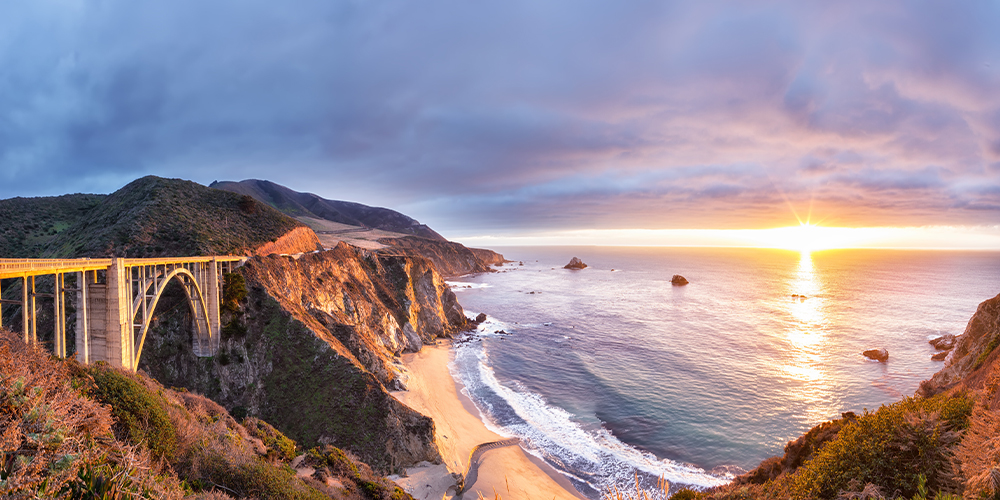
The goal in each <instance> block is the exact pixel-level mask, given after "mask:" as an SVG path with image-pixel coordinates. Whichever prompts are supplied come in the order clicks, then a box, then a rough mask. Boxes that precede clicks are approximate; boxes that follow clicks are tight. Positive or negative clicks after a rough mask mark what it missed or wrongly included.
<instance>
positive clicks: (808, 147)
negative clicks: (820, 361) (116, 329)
mask: <svg viewBox="0 0 1000 500" xmlns="http://www.w3.org/2000/svg"><path fill="white" fill-rule="evenodd" d="M998 9H1000V7H998V6H997V4H996V3H993V2H969V3H959V4H956V3H954V2H902V1H900V2H878V3H872V2H836V3H818V2H817V3H807V2H760V3H753V4H751V3H748V2H735V1H734V2H697V3H694V2H580V1H573V2H569V1H549V2H537V1H511V2H495V3H482V2H459V1H455V0H441V1H430V2H420V3H403V2H360V1H356V2H352V1H340V2H326V1H323V2H321V1H309V0H297V1H294V2H280V3H277V2H263V1H254V0H242V1H235V0H233V1H215V2H194V1H185V0H181V1H175V2H166V3H160V4H151V3H145V2H126V1H123V0H105V1H97V0H94V1H54V0H39V1H35V2H22V3H17V4H12V3H7V4H5V5H4V6H3V7H0V68H2V70H0V197H10V196H18V195H21V196H24V195H41V194H58V193H63V192H77V191H85V192H86V191H89V192H109V191H112V190H114V189H116V188H118V187H120V186H121V185H123V184H125V183H126V182H128V181H130V180H132V179H133V178H135V177H137V176H140V175H145V174H157V175H163V176H173V177H183V178H189V179H193V180H196V181H199V182H202V183H208V182H211V181H212V180H214V179H232V180H238V179H243V178H250V177H257V178H266V179H270V180H273V181H275V182H279V183H282V184H286V185H288V186H289V187H291V188H293V189H298V190H306V191H313V192H317V193H318V194H321V195H323V196H326V197H330V198H339V199H351V200H355V201H361V202H364V203H370V204H379V205H385V206H391V207H394V208H398V209H402V210H404V211H407V212H409V213H410V214H411V215H414V216H416V217H418V218H420V219H422V220H423V221H424V222H427V223H430V224H432V225H434V226H435V227H437V228H438V229H440V230H443V231H454V232H458V233H466V234H469V233H470V232H477V231H478V232H483V233H488V232H490V231H491V230H492V229H491V228H495V229H500V228H504V229H512V228H514V229H516V228H545V227H564V228H576V227H581V228H582V227H629V228H631V227H647V228H669V227H720V228H721V227H766V226H770V225H774V224H778V223H785V222H787V221H788V220H789V219H791V220H794V217H793V215H792V209H793V208H794V209H795V210H796V211H805V210H807V209H808V206H813V210H814V213H815V212H816V211H817V210H820V211H825V212H826V213H825V214H823V216H824V217H828V218H830V220H839V221H843V222H845V223H852V224H884V223H892V224H908V225H922V224H954V223H960V224H983V223H996V221H997V220H1000V212H997V211H996V210H993V209H991V208H989V207H992V206H996V205H997V202H996V197H995V194H993V191H991V189H992V188H995V187H997V186H998V185H1000V180H998V178H1000V176H998V170H997V168H996V166H995V165H996V164H997V163H998V160H1000V146H998V144H1000V90H998V89H1000V35H998V34H997V33H998V30H996V29H995V27H996V26H997V25H1000V11H998Z"/></svg>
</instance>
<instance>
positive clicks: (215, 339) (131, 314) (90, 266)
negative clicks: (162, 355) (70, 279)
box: [0, 256, 246, 371]
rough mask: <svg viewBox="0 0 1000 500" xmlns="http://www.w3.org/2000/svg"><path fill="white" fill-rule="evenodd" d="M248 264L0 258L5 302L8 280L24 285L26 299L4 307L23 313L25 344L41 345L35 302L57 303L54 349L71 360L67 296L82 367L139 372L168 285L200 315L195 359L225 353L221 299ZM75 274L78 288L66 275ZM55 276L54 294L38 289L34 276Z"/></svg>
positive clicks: (226, 259)
mask: <svg viewBox="0 0 1000 500" xmlns="http://www.w3.org/2000/svg"><path fill="white" fill-rule="evenodd" d="M244 262H246V257H235V256H214V257H176V258H154V259H120V258H116V259H0V297H2V290H3V282H4V280H7V281H8V283H9V282H10V280H19V281H20V284H21V297H20V300H3V299H2V298H0V327H2V326H3V323H2V322H3V314H2V308H3V306H4V305H6V306H19V307H20V308H21V312H22V314H21V331H22V332H23V334H24V341H25V342H34V343H37V342H38V325H37V312H38V307H37V305H38V304H37V298H39V297H50V298H52V304H53V306H52V307H53V311H52V312H53V318H54V325H55V327H54V330H55V331H54V332H53V333H54V336H53V338H54V340H53V346H52V347H53V351H54V353H55V354H56V355H57V356H60V357H66V356H67V354H68V353H67V346H66V320H67V318H66V295H67V294H73V295H74V297H75V304H76V331H75V333H76V354H77V359H78V360H79V361H81V362H83V363H88V364H89V363H93V362H96V361H106V362H108V363H110V364H111V365H113V366H120V367H123V368H126V369H129V370H132V371H135V370H136V368H137V367H138V365H139V357H140V356H141V355H142V347H143V344H144V343H145V340H146V333H147V332H148V331H149V327H150V324H151V323H152V320H153V312H154V311H155V309H156V304H157V303H158V302H159V300H160V297H161V296H162V295H163V291H164V290H165V289H166V287H167V285H168V284H170V283H172V282H178V283H180V285H181V286H182V287H183V288H184V293H185V295H186V296H187V300H188V303H189V304H190V306H191V309H192V311H194V324H195V327H194V330H195V331H194V335H193V337H194V341H193V345H192V349H193V350H194V353H195V355H197V356H203V357H204V356H214V355H215V353H216V352H218V349H219V334H220V331H221V325H220V324H219V297H220V294H221V292H222V286H223V281H222V277H223V275H224V273H227V272H232V270H233V269H235V268H236V267H238V266H240V265H242V264H243V263H244ZM71 274H72V275H75V285H74V286H73V287H72V288H70V287H67V285H66V276H67V275H71ZM39 276H53V277H54V278H53V281H54V283H53V284H52V286H51V287H49V288H50V291H49V292H46V293H41V292H39V291H38V290H37V289H36V283H35V278H37V277H39Z"/></svg>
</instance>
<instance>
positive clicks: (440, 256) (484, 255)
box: [379, 236, 506, 276]
mask: <svg viewBox="0 0 1000 500" xmlns="http://www.w3.org/2000/svg"><path fill="white" fill-rule="evenodd" d="M379 243H382V244H383V245H386V246H387V247H389V248H386V249H382V250H380V252H382V253H384V254H386V255H419V256H421V257H424V258H426V259H428V260H430V261H431V262H433V263H434V267H435V269H437V270H438V272H440V273H441V274H443V275H445V276H462V275H464V274H470V273H483V272H490V271H492V270H493V269H491V268H490V266H494V265H497V264H503V263H504V262H506V261H505V260H504V258H503V255H500V254H498V253H496V252H494V251H492V250H485V249H482V248H468V247H466V246H464V245H462V244H461V243H455V242H453V241H438V240H429V239H427V238H418V237H412V236H411V237H406V238H383V239H381V240H379Z"/></svg>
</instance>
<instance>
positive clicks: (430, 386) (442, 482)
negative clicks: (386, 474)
mask: <svg viewBox="0 0 1000 500" xmlns="http://www.w3.org/2000/svg"><path fill="white" fill-rule="evenodd" d="M451 357H452V349H451V343H450V342H441V343H439V344H437V345H427V346H424V348H423V349H421V350H420V352H417V353H413V354H406V355H404V356H403V364H404V365H405V366H406V369H407V372H408V373H407V376H406V380H405V383H406V386H407V389H408V390H406V391H400V392H394V393H393V396H395V397H396V398H397V399H399V400H400V401H402V402H403V403H404V404H406V405H408V406H409V407H410V408H413V409H414V410H417V411H419V412H420V413H423V414H424V415H427V416H429V417H431V418H433V419H434V424H435V428H436V429H435V434H436V436H435V437H436V438H437V442H438V448H439V449H440V450H441V456H442V458H443V459H444V464H443V466H440V465H439V466H436V467H433V466H429V465H430V464H427V465H428V466H425V467H422V468H414V469H408V470H407V476H408V477H401V478H398V479H397V480H396V482H397V483H399V484H400V486H401V487H403V489H405V490H406V491H407V492H409V493H410V494H411V495H413V496H414V497H415V498H417V500H440V499H441V498H442V497H446V498H451V497H452V496H453V495H454V493H455V491H454V487H452V488H451V490H450V491H449V486H450V485H452V484H454V481H452V480H451V476H450V473H451V472H460V473H462V474H465V472H466V468H467V467H468V465H469V463H468V461H469V454H470V453H471V451H472V449H473V448H474V447H475V446H476V445H478V444H482V443H486V442H490V441H499V440H501V439H504V438H505V437H506V436H501V435H499V434H496V433H494V432H492V431H490V430H489V429H487V428H486V426H485V425H484V424H483V422H482V420H480V417H479V411H478V410H477V409H476V407H475V406H474V405H473V403H472V401H471V400H469V398H468V397H466V396H465V395H464V394H462V393H461V386H460V385H459V384H458V383H456V382H455V380H454V379H452V377H451V373H450V372H449V370H448V363H449V362H450V361H451ZM478 463H479V467H478V471H477V473H476V474H475V477H471V475H470V477H469V479H470V480H474V482H473V483H472V484H467V485H466V490H465V492H464V493H463V495H462V496H463V497H464V498H467V499H470V500H475V499H476V498H478V497H479V495H478V494H479V493H482V495H483V496H484V497H487V498H491V499H492V498H494V492H495V493H497V494H499V495H500V496H501V497H502V498H505V499H507V500H529V499H531V500H550V499H562V500H580V499H584V500H585V497H583V495H581V494H580V493H579V492H577V491H576V490H575V489H574V488H573V486H572V485H571V484H570V483H569V481H568V480H567V479H566V478H565V477H564V476H562V475H561V474H559V473H558V472H556V471H555V469H552V468H551V467H549V466H547V465H545V464H544V462H541V461H540V460H538V459H536V458H534V457H531V456H529V455H528V454H526V453H525V452H524V451H523V450H521V448H520V447H518V446H510V447H505V448H498V449H493V450H489V451H487V452H485V453H484V454H483V455H482V457H481V458H480V459H479V461H478Z"/></svg>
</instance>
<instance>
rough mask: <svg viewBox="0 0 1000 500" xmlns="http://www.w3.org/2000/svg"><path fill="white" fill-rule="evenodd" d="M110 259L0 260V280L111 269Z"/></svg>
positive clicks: (170, 260) (135, 262)
mask: <svg viewBox="0 0 1000 500" xmlns="http://www.w3.org/2000/svg"><path fill="white" fill-rule="evenodd" d="M245 258H246V257H239V256H232V255H227V256H221V257H165V258H150V259H124V260H125V266H128V267H134V266H152V265H161V264H187V263H193V262H211V261H212V260H213V259H214V260H215V261H216V262H236V261H240V260H243V259H245ZM111 263H112V259H0V279H8V278H26V277H29V276H41V275H44V274H55V273H77V272H83V271H97V270H101V269H107V268H109V267H111Z"/></svg>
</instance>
